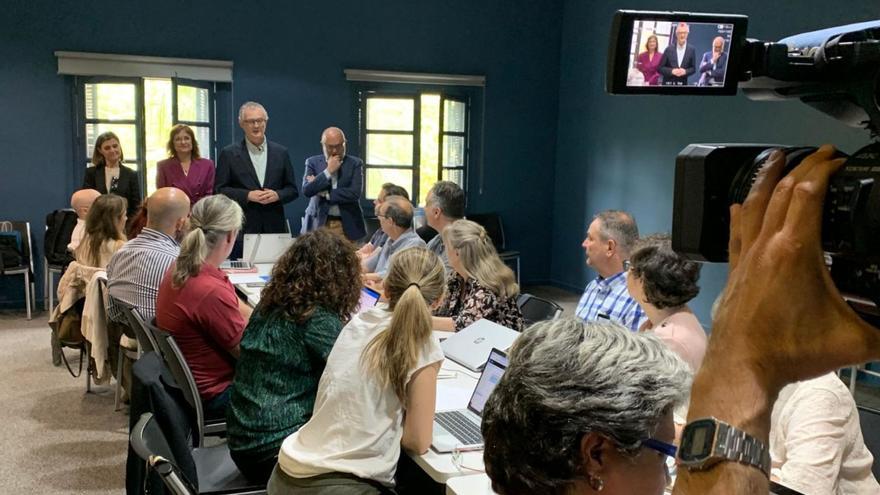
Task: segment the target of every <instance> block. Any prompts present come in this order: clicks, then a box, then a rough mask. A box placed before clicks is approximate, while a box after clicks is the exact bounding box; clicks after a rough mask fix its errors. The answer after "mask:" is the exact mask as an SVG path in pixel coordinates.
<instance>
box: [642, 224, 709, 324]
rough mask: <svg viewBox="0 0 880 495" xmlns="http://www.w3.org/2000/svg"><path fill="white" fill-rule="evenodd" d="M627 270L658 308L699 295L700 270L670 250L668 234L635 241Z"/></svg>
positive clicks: (653, 235)
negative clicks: (638, 281) (637, 280)
mask: <svg viewBox="0 0 880 495" xmlns="http://www.w3.org/2000/svg"><path fill="white" fill-rule="evenodd" d="M629 263H630V270H631V271H632V275H635V276H636V277H638V278H639V279H640V280H641V281H642V285H643V287H644V291H645V298H647V300H648V303H650V304H653V305H654V306H656V307H657V308H658V309H663V308H675V307H678V306H682V305H684V304H686V303H687V302H688V301H690V300H691V299H693V298H695V297H697V294H699V293H700V286H699V285H697V282H698V281H699V280H700V268H702V265H700V264H699V263H697V262H696V261H691V260H688V259H685V258H684V257H682V256H681V255H679V254H678V253H676V252H675V251H673V250H672V243H671V242H670V239H669V235H667V234H652V235H649V236H647V237H644V238H642V239H639V240H638V241H637V242H636V245H635V248H634V249H633V253H632V255H631V256H630V259H629Z"/></svg>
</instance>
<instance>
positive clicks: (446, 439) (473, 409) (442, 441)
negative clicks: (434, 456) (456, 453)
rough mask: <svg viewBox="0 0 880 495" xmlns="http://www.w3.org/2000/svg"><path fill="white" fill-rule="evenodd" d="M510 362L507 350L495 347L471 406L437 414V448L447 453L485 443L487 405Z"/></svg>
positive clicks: (435, 426)
mask: <svg viewBox="0 0 880 495" xmlns="http://www.w3.org/2000/svg"><path fill="white" fill-rule="evenodd" d="M507 362H508V361H507V354H505V353H504V352H503V351H500V350H498V349H492V351H491V352H490V353H489V359H488V360H487V362H486V367H485V369H483V373H482V374H481V375H480V380H479V381H478V382H477V387H476V388H475V389H474V393H473V395H471V401H470V402H469V403H468V406H467V409H458V410H453V411H440V412H437V413H435V414H434V439H433V440H432V442H431V446H432V447H433V448H434V450H436V451H437V452H440V453H443V452H452V451H453V450H455V449H456V448H468V449H473V448H480V447H482V446H483V435H482V433H480V424H481V422H482V416H483V406H485V405H486V400H487V399H488V398H489V395H491V394H492V391H493V390H495V385H497V384H498V380H500V379H501V375H503V374H504V371H505V370H506V369H507Z"/></svg>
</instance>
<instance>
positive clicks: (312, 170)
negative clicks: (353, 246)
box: [302, 127, 367, 241]
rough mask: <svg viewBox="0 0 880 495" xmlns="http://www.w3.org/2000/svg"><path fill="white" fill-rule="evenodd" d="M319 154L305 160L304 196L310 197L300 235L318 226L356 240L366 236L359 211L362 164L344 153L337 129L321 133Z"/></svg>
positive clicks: (361, 213)
mask: <svg viewBox="0 0 880 495" xmlns="http://www.w3.org/2000/svg"><path fill="white" fill-rule="evenodd" d="M321 147H322V148H323V150H324V153H323V154H322V155H315V156H313V157H310V158H308V159H307V160H306V171H305V174H304V175H303V183H302V188H303V194H305V196H306V197H307V198H309V206H308V207H307V208H306V213H305V217H304V218H303V224H302V233H306V232H308V231H310V230H315V229H317V228H319V227H327V228H328V229H330V230H332V231H334V232H336V233H338V234H339V235H343V236H345V237H347V238H348V239H349V240H351V241H357V240H359V239H361V238H363V237H364V236H365V235H366V234H367V229H366V227H364V212H363V210H361V190H362V189H363V185H364V161H363V160H361V159H360V158H358V157H356V156H351V155H347V154H346V153H345V134H344V133H343V132H342V129H339V128H338V127H328V128H327V129H324V132H323V133H321Z"/></svg>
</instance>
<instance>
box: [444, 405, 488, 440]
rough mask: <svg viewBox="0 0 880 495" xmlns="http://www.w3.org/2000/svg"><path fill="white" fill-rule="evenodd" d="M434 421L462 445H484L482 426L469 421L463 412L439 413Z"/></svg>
mask: <svg viewBox="0 0 880 495" xmlns="http://www.w3.org/2000/svg"><path fill="white" fill-rule="evenodd" d="M434 420H435V421H437V424H439V425H440V426H442V427H443V428H445V429H446V431H448V432H449V433H451V434H452V436H454V437H455V438H456V439H458V440H459V441H460V442H461V443H462V445H474V444H481V443H483V435H482V433H480V425H478V424H476V423H474V422H473V421H471V420H470V419H468V417H467V416H465V415H464V414H463V413H462V412H461V411H443V412H438V413H436V414H435V415H434Z"/></svg>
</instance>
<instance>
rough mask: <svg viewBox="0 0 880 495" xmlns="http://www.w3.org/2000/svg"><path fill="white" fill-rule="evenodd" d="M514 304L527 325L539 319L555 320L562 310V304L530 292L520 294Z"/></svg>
mask: <svg viewBox="0 0 880 495" xmlns="http://www.w3.org/2000/svg"><path fill="white" fill-rule="evenodd" d="M516 305H517V306H519V310H520V312H521V313H522V315H523V321H524V322H525V324H526V325H527V326H528V325H531V324H533V323H537V322H539V321H546V320H555V319H556V318H559V315H561V314H562V311H563V309H562V306H560V305H558V304H556V303H555V302H553V301H548V300H547V299H544V298H541V297H538V296H533V295H531V294H520V295H519V297H517V299H516Z"/></svg>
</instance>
